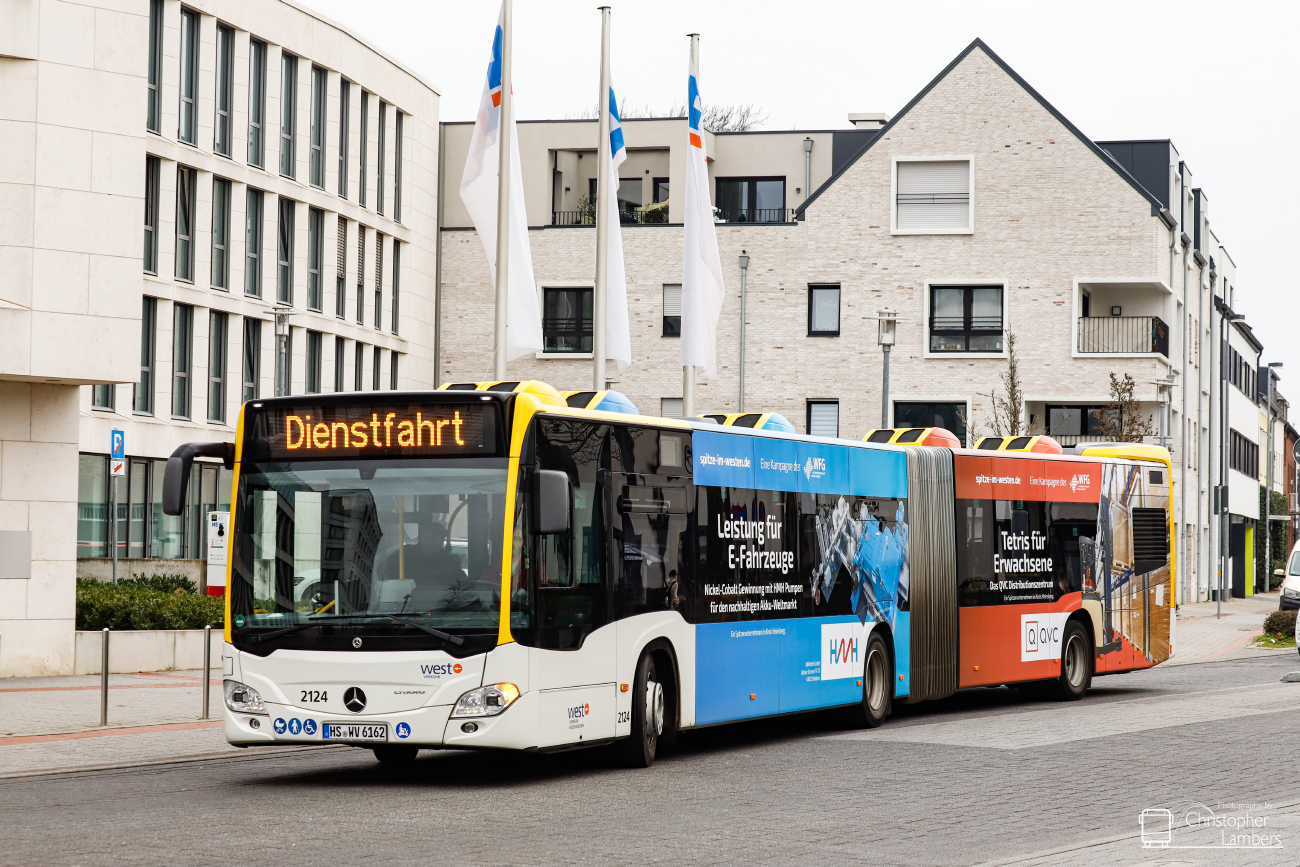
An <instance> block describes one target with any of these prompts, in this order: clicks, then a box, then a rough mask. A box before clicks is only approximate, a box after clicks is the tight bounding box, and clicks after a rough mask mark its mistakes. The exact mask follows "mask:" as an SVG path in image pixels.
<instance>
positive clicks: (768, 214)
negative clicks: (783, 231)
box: [713, 208, 794, 223]
mask: <svg viewBox="0 0 1300 867" xmlns="http://www.w3.org/2000/svg"><path fill="white" fill-rule="evenodd" d="M713 211H714V214H715V216H716V219H717V221H718V222H719V223H792V222H794V211H793V210H792V209H790V208H714V209H713Z"/></svg>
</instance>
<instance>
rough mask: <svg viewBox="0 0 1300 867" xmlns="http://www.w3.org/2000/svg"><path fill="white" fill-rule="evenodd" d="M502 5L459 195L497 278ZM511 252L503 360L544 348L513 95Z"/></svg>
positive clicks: (493, 280) (503, 15) (493, 275)
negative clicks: (529, 240)
mask: <svg viewBox="0 0 1300 867" xmlns="http://www.w3.org/2000/svg"><path fill="white" fill-rule="evenodd" d="M504 20H505V6H504V5H503V6H502V7H501V15H500V16H498V18H497V29H496V34H495V35H494V36H493V37H492V59H491V61H489V63H488V69H487V81H486V82H485V83H484V85H483V99H482V101H481V102H480V103H479V107H478V118H477V119H476V120H475V121H474V136H473V138H471V139H470V143H469V156H468V157H467V158H466V159H465V174H464V175H463V176H462V177H461V181H460V199H461V201H462V202H464V203H465V209H466V210H467V211H469V218H470V222H472V223H473V224H474V228H475V229H477V230H478V237H479V240H480V241H482V242H483V251H484V252H485V253H487V258H488V268H489V271H490V273H491V275H492V282H493V284H494V285H495V283H496V274H497V269H496V258H497V182H498V176H499V166H500V156H499V155H500V152H501V150H500V143H501V137H500V135H499V132H500V123H501V51H502V25H503V22H504ZM508 223H509V232H510V252H509V258H508V260H507V262H508V265H509V267H508V268H507V273H506V279H507V280H508V281H509V287H508V292H507V303H506V359H507V360H513V359H516V358H519V357H520V356H522V355H529V354H531V353H534V352H541V350H542V314H541V311H540V309H539V308H538V305H537V284H536V283H535V282H534V280H533V255H532V251H531V250H529V247H528V217H527V215H526V214H525V213H524V181H523V174H522V172H521V171H520V168H519V134H518V130H517V129H516V128H515V118H514V100H511V112H510V213H509V215H508Z"/></svg>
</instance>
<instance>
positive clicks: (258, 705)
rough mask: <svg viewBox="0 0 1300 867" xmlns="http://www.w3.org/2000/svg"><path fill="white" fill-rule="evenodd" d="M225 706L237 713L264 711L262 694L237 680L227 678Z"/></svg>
mask: <svg viewBox="0 0 1300 867" xmlns="http://www.w3.org/2000/svg"><path fill="white" fill-rule="evenodd" d="M225 687H226V707H228V708H230V709H231V710H233V711H236V712H238V713H266V705H265V704H264V703H263V702H262V695H261V693H259V692H258V691H257V690H255V689H253V688H252V687H251V686H247V685H246V684H242V683H240V682H239V681H237V680H227V681H226V682H225Z"/></svg>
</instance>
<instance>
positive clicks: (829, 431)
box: [808, 401, 840, 437]
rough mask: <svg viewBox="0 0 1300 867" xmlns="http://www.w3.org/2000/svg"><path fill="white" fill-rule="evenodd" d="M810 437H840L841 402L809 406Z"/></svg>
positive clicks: (810, 404) (819, 403)
mask: <svg viewBox="0 0 1300 867" xmlns="http://www.w3.org/2000/svg"><path fill="white" fill-rule="evenodd" d="M808 435H809V436H814V437H837V436H839V435H840V404H839V401H818V402H816V403H809V404H808Z"/></svg>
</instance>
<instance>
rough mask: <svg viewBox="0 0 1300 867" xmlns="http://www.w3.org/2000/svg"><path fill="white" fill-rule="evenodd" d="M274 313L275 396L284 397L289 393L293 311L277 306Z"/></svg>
mask: <svg viewBox="0 0 1300 867" xmlns="http://www.w3.org/2000/svg"><path fill="white" fill-rule="evenodd" d="M272 312H273V314H274V315H275V396H276V397H284V396H285V395H286V394H288V393H289V355H288V349H289V347H288V344H289V317H290V316H291V315H292V314H293V309H292V308H291V307H288V306H280V305H276V307H275V308H274V310H273V311H272Z"/></svg>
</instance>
